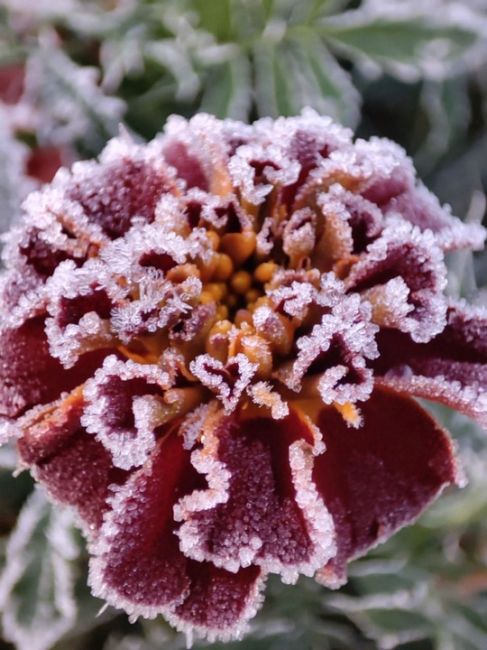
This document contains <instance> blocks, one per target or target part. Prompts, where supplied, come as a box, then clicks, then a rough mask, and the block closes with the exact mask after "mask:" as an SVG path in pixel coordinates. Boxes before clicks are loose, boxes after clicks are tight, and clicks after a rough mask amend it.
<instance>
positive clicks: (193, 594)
mask: <svg viewBox="0 0 487 650" xmlns="http://www.w3.org/2000/svg"><path fill="white" fill-rule="evenodd" d="M187 575H188V578H189V580H190V588H189V589H190V591H189V594H188V596H187V597H186V598H185V600H184V601H183V602H182V603H181V604H180V605H178V606H177V607H176V609H175V610H174V611H173V612H171V613H170V614H168V615H166V618H167V619H168V621H169V622H170V623H171V624H172V625H174V626H175V627H176V628H177V629H178V630H180V631H182V632H186V634H187V637H188V641H191V639H192V636H193V633H194V634H195V635H197V636H202V637H206V638H207V639H208V640H209V641H210V642H211V641H215V640H216V639H219V640H222V641H226V640H230V639H232V638H240V637H241V635H242V633H243V632H244V631H245V628H246V623H247V621H248V620H249V619H250V618H253V617H254V616H255V614H256V612H257V610H258V609H259V607H260V605H261V601H262V598H261V596H260V592H261V590H262V588H263V586H264V579H263V576H262V574H261V570H260V569H259V567H256V566H250V567H248V568H246V569H240V570H239V571H237V573H231V572H229V571H225V570H224V569H219V568H217V567H215V566H214V565H213V564H211V563H210V562H191V561H190V562H188V564H187Z"/></svg>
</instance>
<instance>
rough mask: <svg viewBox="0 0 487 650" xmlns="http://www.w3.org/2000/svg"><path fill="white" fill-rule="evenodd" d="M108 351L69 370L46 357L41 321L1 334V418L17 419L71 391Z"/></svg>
mask: <svg viewBox="0 0 487 650" xmlns="http://www.w3.org/2000/svg"><path fill="white" fill-rule="evenodd" d="M106 355H107V350H96V351H94V352H89V353H87V354H85V355H84V356H83V357H81V358H80V360H79V361H78V363H77V364H76V365H75V366H74V367H73V368H70V369H69V370H65V369H64V368H63V367H62V365H61V364H60V363H59V361H57V359H54V358H53V357H52V356H51V355H50V353H49V347H48V343H47V338H46V334H45V332H44V319H43V318H33V319H31V320H29V321H27V322H26V323H25V324H24V325H22V326H21V327H19V328H17V329H4V330H3V331H2V332H0V416H5V417H9V418H13V417H16V416H18V415H20V414H21V413H23V412H25V411H26V410H27V409H28V408H30V407H31V406H33V405H35V404H46V403H47V402H51V401H53V400H55V399H57V398H58V397H59V395H60V394H61V393H62V392H64V391H69V390H72V389H73V388H74V387H75V386H78V385H79V384H81V383H82V382H83V381H84V380H85V379H87V378H88V377H89V376H90V375H92V374H93V372H94V371H95V370H96V368H97V367H98V366H99V365H101V363H102V362H103V359H104V357H105V356H106Z"/></svg>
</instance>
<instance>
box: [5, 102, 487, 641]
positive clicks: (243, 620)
mask: <svg viewBox="0 0 487 650" xmlns="http://www.w3.org/2000/svg"><path fill="white" fill-rule="evenodd" d="M24 212H25V214H24V216H23V219H22V221H21V222H20V223H18V224H17V225H16V226H15V227H14V228H12V230H11V231H10V233H9V235H8V236H7V238H6V239H7V241H6V246H5V249H4V259H5V265H6V271H5V273H4V275H3V277H2V279H1V282H0V296H1V297H0V300H1V301H2V306H3V309H2V318H1V321H0V337H1V341H0V343H1V345H0V357H1V358H0V404H1V409H0V417H1V418H2V420H1V430H0V431H1V436H2V440H4V439H7V438H8V437H9V436H11V437H14V438H16V442H17V445H18V449H19V453H20V457H21V462H22V465H23V466H25V467H29V468H30V470H31V472H32V474H33V476H34V477H35V479H36V480H37V481H39V482H40V483H42V484H43V485H44V486H45V488H46V491H47V493H48V495H49V497H50V498H51V499H53V500H54V501H56V502H60V503H64V504H67V505H68V506H70V508H71V510H72V511H74V513H75V516H76V520H77V523H78V524H79V526H80V527H81V528H82V530H83V532H84V533H85V534H86V536H87V538H88V543H89V551H90V554H91V564H90V579H89V580H90V585H91V587H92V589H93V592H94V594H95V595H96V596H98V597H100V598H103V599H105V600H106V601H107V602H108V603H109V604H111V605H113V606H115V607H120V608H122V609H124V610H125V611H126V612H127V613H128V614H129V615H130V616H131V617H132V618H133V619H135V618H137V617H138V616H144V617H154V616H157V615H159V614H162V615H164V616H165V617H166V619H167V620H168V621H169V622H170V623H171V624H172V625H174V626H175V627H176V628H177V629H178V630H183V631H184V632H186V634H187V635H188V636H191V635H193V634H195V635H197V636H205V637H207V638H208V639H222V640H228V639H230V638H236V637H239V636H241V635H242V633H243V631H244V630H245V628H246V625H247V622H248V620H249V619H250V618H251V617H252V616H254V615H255V613H256V611H257V609H258V607H259V605H260V603H261V602H262V595H261V592H262V589H263V586H264V584H265V579H266V576H267V574H269V573H279V574H280V575H281V577H282V579H283V580H284V581H285V582H295V581H296V580H297V578H298V576H299V574H301V573H303V574H306V575H310V576H313V575H314V576H315V577H316V578H317V580H318V581H319V582H321V583H325V584H327V585H329V586H332V587H336V586H338V585H340V584H342V583H343V582H344V581H345V580H346V566H347V562H348V561H349V560H350V559H352V558H354V557H357V556H358V555H360V554H363V553H365V552H367V550H368V549H369V548H371V547H372V546H374V545H375V544H377V543H378V542H379V541H383V540H385V539H386V538H387V537H389V536H390V535H392V534H393V533H394V532H395V531H396V530H397V529H398V528H400V527H401V526H403V525H405V524H406V523H408V522H410V521H412V520H414V519H415V518H416V517H417V516H418V515H419V514H420V513H421V512H422V510H423V509H424V508H425V507H426V506H427V505H428V504H429V503H430V502H431V501H432V500H433V499H434V498H435V497H436V496H437V495H438V494H439V493H440V492H441V490H442V489H443V487H445V486H446V485H449V484H451V483H455V482H457V483H459V482H461V477H460V474H459V471H458V467H457V464H456V461H455V456H454V449H453V445H452V443H451V441H450V439H449V437H448V435H447V434H446V432H445V431H444V430H443V429H441V428H440V427H438V426H437V425H436V423H435V422H434V421H433V420H432V419H431V417H430V416H429V415H427V413H426V412H425V411H423V409H422V408H421V407H420V406H419V405H418V404H417V403H416V402H415V401H414V399H412V397H411V396H408V395H407V394H408V393H409V394H410V395H417V396H419V397H425V398H429V399H435V400H437V401H439V402H442V403H445V404H448V405H450V406H454V407H455V408H457V409H459V410H461V411H463V412H465V413H467V414H469V415H470V416H472V417H474V418H476V419H477V420H479V421H480V422H481V423H482V424H484V425H487V402H486V400H485V393H486V389H487V371H486V362H487V317H486V314H485V312H484V311H482V310H479V309H473V308H472V307H470V306H469V305H468V304H466V303H463V302H462V303H452V302H449V301H448V300H447V299H446V297H445V296H444V294H443V291H444V289H445V284H446V270H445V264H444V259H443V254H444V251H448V250H451V249H452V248H454V247H469V246H470V247H472V246H473V247H479V246H481V245H482V243H483V239H484V235H485V233H484V231H483V230H482V229H481V228H480V227H477V226H476V227H475V228H472V227H471V226H468V225H464V224H463V223H462V222H461V221H459V220H458V219H455V218H454V217H453V216H452V215H451V214H450V213H449V211H448V209H446V208H442V207H441V206H440V205H439V204H438V201H437V200H436V199H435V198H434V197H433V196H432V195H430V194H429V192H428V191H427V190H426V189H425V187H424V186H423V185H421V184H420V183H419V182H418V181H417V179H416V177H415V171H414V168H413V165H412V162H411V161H410V160H409V159H408V158H407V156H406V155H405V153H404V152H403V151H402V150H401V149H400V148H399V147H398V146H396V145H395V144H393V143H391V142H388V141H386V140H381V139H371V140H370V141H364V140H357V141H355V142H354V141H353V139H352V134H351V133H350V132H349V131H348V130H346V129H343V128H342V127H340V126H338V125H335V124H333V123H332V121H331V120H330V119H329V118H324V117H320V116H319V115H317V114H315V113H313V112H311V111H305V112H303V114H302V115H301V116H298V117H293V118H280V119H278V120H275V121H273V120H271V119H267V118H266V119H263V120H261V121H259V122H256V123H255V124H253V125H250V126H249V125H244V124H240V123H238V122H232V121H219V120H217V119H216V118H214V117H211V116H209V115H197V116H195V117H194V118H193V119H192V120H190V121H189V122H188V121H186V120H184V119H183V118H180V117H173V118H171V119H170V120H169V122H168V124H167V126H166V130H165V132H164V133H163V134H161V135H160V136H158V137H157V138H156V139H155V140H154V141H153V142H151V143H149V144H146V145H144V144H135V143H133V142H131V140H130V138H129V137H128V136H127V135H126V134H123V135H122V136H120V137H119V138H115V139H114V140H112V141H110V142H109V143H108V145H107V147H106V148H105V150H104V151H103V152H102V154H101V155H100V157H99V159H98V160H97V161H88V162H81V163H76V164H75V165H73V167H72V169H71V170H66V169H63V170H61V171H60V172H59V173H58V174H57V175H56V178H55V180H54V181H53V182H52V183H51V185H49V186H47V187H45V188H44V189H43V190H42V191H40V192H37V193H34V194H31V195H30V196H29V198H28V199H27V200H26V201H25V203H24ZM29 525H30V524H29ZM5 580H7V579H6V578H5V579H4V581H5ZM0 582H1V581H0ZM7 582H8V581H7ZM5 584H6V583H5ZM8 584H9V585H10V583H8ZM9 588H10V587H9ZM5 589H7V588H6V587H5ZM61 618H62V617H61ZM11 636H12V638H13V636H14V631H13V632H12V633H11Z"/></svg>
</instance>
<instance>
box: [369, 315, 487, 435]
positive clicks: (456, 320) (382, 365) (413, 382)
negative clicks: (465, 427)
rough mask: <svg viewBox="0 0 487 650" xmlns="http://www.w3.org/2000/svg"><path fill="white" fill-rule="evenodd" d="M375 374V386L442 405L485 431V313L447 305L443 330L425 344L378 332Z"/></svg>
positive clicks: (486, 391)
mask: <svg viewBox="0 0 487 650" xmlns="http://www.w3.org/2000/svg"><path fill="white" fill-rule="evenodd" d="M378 346H379V350H380V357H379V358H378V359H377V360H376V361H374V364H373V365H374V372H375V374H376V376H377V377H378V378H379V379H378V381H380V383H382V384H384V385H386V386H390V387H391V388H394V389H395V390H399V391H405V392H408V393H412V394H413V395H417V396H418V397H424V398H426V399H430V400H433V401H437V402H441V403H442V404H446V405H447V406H450V407H452V408H455V409H457V410H459V411H462V412H463V413H465V414H466V415H469V416H470V417H472V418H474V419H476V420H477V421H478V422H479V423H480V424H481V425H482V426H484V427H486V428H487V397H486V396H487V312H486V310H485V309H481V308H475V307H470V306H468V305H466V304H464V303H452V304H451V305H450V307H449V308H448V312H447V325H446V327H445V329H444V330H443V331H442V332H441V334H438V335H437V336H436V337H434V338H433V339H432V340H431V341H429V342H428V343H425V344H418V343H415V342H414V341H413V340H412V339H411V338H410V337H409V336H408V335H407V334H403V333H401V332H397V331H394V330H389V329H384V330H381V332H380V334H379V336H378Z"/></svg>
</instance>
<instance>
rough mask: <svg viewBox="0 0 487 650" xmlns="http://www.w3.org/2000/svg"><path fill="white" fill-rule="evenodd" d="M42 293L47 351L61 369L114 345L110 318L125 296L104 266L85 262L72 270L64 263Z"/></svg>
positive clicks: (94, 262)
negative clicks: (57, 361) (46, 301)
mask: <svg viewBox="0 0 487 650" xmlns="http://www.w3.org/2000/svg"><path fill="white" fill-rule="evenodd" d="M46 293H47V296H48V306H47V309H48V312H49V315H50V318H48V319H47V320H46V334H47V337H48V339H49V349H50V351H51V354H52V355H53V356H54V357H56V358H57V359H59V360H60V361H61V363H62V364H63V366H64V367H66V368H70V367H72V366H73V365H74V364H75V363H76V361H77V360H78V358H79V357H80V355H82V354H84V353H85V352H88V351H90V350H96V349H99V348H104V347H110V346H111V345H114V339H113V335H112V333H111V331H110V314H111V312H112V310H113V309H114V307H115V306H116V305H117V304H119V303H120V302H121V300H122V298H123V296H124V293H125V292H124V290H123V289H122V288H121V287H119V286H118V285H117V284H116V282H115V281H114V279H113V277H112V276H111V274H110V272H109V270H108V268H107V267H106V266H105V265H104V264H102V263H100V262H99V261H98V260H89V261H88V262H86V264H84V265H83V266H82V267H81V268H76V266H75V265H74V263H73V262H71V261H67V262H64V263H62V264H60V265H59V266H58V268H57V269H56V271H55V273H54V275H53V276H52V278H50V280H49V281H48V284H47V286H46Z"/></svg>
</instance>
